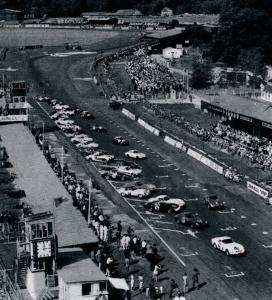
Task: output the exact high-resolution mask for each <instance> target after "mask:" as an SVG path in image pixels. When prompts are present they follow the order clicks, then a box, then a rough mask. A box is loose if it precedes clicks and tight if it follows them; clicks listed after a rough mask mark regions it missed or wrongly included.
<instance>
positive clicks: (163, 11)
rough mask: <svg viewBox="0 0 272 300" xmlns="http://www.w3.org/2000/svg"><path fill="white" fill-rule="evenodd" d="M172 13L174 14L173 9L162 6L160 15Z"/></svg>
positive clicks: (167, 15) (164, 15) (165, 15)
mask: <svg viewBox="0 0 272 300" xmlns="http://www.w3.org/2000/svg"><path fill="white" fill-rule="evenodd" d="M173 15H174V13H173V10H172V9H171V8H169V7H164V8H163V9H162V11H161V16H162V17H171V16H173Z"/></svg>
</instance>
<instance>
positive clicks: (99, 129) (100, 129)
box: [91, 125, 107, 132]
mask: <svg viewBox="0 0 272 300" xmlns="http://www.w3.org/2000/svg"><path fill="white" fill-rule="evenodd" d="M91 130H92V131H95V132H107V129H106V128H105V127H103V126H100V125H93V126H92V127H91Z"/></svg>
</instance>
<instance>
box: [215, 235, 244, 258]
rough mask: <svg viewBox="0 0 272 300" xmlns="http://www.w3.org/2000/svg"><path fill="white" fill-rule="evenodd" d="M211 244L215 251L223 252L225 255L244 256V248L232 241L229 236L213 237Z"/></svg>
mask: <svg viewBox="0 0 272 300" xmlns="http://www.w3.org/2000/svg"><path fill="white" fill-rule="evenodd" d="M211 243H212V245H213V247H214V248H215V249H218V250H220V251H222V252H224V253H225V254H226V255H241V254H245V252H246V250H245V247H244V246H243V245H241V244H238V243H236V242H234V241H233V240H232V238H230V237H229V236H221V237H215V238H213V239H211Z"/></svg>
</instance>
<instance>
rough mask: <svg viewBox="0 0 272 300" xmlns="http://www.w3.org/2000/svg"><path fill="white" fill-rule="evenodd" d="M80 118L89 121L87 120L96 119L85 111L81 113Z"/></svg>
mask: <svg viewBox="0 0 272 300" xmlns="http://www.w3.org/2000/svg"><path fill="white" fill-rule="evenodd" d="M80 116H81V117H82V118H83V119H87V120H93V119H94V118H95V117H94V115H93V114H91V113H90V112H89V111H87V110H83V111H82V112H81V113H80Z"/></svg>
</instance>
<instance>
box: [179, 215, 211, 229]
mask: <svg viewBox="0 0 272 300" xmlns="http://www.w3.org/2000/svg"><path fill="white" fill-rule="evenodd" d="M175 220H176V222H177V223H178V224H183V225H186V226H189V227H191V228H202V227H207V226H208V222H207V221H204V220H202V219H201V218H200V216H199V215H198V214H197V213H192V212H183V213H180V214H178V215H176V216H175Z"/></svg>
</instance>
